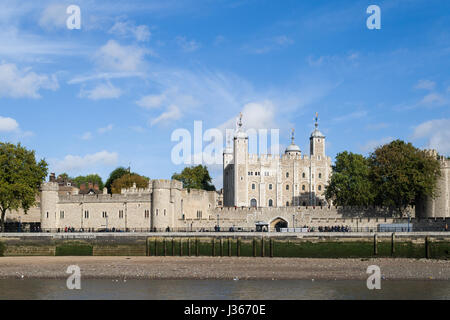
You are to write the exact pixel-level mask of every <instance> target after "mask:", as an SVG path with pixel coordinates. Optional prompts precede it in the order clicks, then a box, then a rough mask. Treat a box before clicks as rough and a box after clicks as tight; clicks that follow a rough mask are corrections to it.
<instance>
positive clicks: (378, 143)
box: [360, 137, 394, 152]
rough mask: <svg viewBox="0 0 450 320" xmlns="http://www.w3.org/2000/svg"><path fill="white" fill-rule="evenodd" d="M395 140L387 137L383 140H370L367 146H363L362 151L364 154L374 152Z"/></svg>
mask: <svg viewBox="0 0 450 320" xmlns="http://www.w3.org/2000/svg"><path fill="white" fill-rule="evenodd" d="M393 140H394V138H392V137H385V138H381V139H378V140H370V141H368V142H367V143H366V144H365V145H363V146H361V147H360V149H361V150H362V151H364V152H372V151H374V150H375V149H376V148H377V147H379V146H382V145H384V144H387V143H389V142H391V141H393Z"/></svg>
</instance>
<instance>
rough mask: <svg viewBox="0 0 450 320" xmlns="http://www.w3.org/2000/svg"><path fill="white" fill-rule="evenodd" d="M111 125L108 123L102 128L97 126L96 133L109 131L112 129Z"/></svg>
mask: <svg viewBox="0 0 450 320" xmlns="http://www.w3.org/2000/svg"><path fill="white" fill-rule="evenodd" d="M113 127H114V126H113V125H112V124H108V125H107V126H106V127H104V128H98V130H97V131H98V133H100V134H103V133H106V132H108V131H111V130H112V129H113Z"/></svg>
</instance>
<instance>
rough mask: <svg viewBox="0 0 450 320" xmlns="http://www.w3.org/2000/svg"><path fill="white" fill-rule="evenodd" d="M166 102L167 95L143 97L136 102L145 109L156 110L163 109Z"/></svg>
mask: <svg viewBox="0 0 450 320" xmlns="http://www.w3.org/2000/svg"><path fill="white" fill-rule="evenodd" d="M165 100H166V94H165V93H162V94H152V95H148V96H144V97H142V98H141V99H139V100H138V101H136V104H137V105H138V106H140V107H142V108H145V109H154V108H159V107H161V106H162V105H163V103H164V101H165Z"/></svg>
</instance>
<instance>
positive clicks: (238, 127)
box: [236, 112, 242, 130]
mask: <svg viewBox="0 0 450 320" xmlns="http://www.w3.org/2000/svg"><path fill="white" fill-rule="evenodd" d="M241 127H242V112H239V120H238V122H237V128H236V130H240V129H241Z"/></svg>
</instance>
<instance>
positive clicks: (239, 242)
mask: <svg viewBox="0 0 450 320" xmlns="http://www.w3.org/2000/svg"><path fill="white" fill-rule="evenodd" d="M236 247H237V248H236V249H237V250H236V251H237V253H236V255H237V256H238V257H240V256H241V238H237V240H236Z"/></svg>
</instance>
